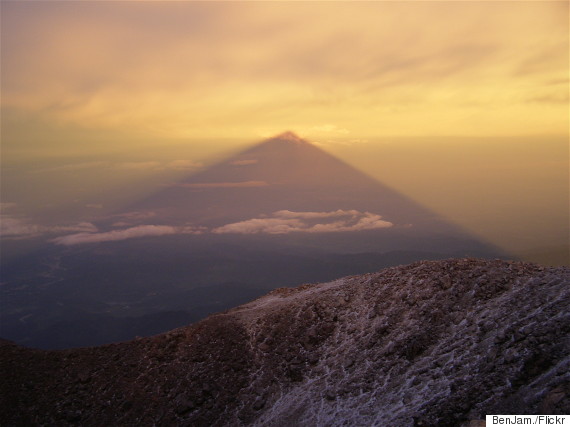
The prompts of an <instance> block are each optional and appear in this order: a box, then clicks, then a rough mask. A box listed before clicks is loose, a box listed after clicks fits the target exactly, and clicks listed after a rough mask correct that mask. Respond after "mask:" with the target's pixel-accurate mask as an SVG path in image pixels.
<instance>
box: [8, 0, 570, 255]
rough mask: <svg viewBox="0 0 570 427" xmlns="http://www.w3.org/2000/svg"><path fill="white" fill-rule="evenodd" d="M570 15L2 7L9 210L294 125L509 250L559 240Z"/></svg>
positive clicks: (80, 197) (196, 166) (541, 11)
mask: <svg viewBox="0 0 570 427" xmlns="http://www.w3.org/2000/svg"><path fill="white" fill-rule="evenodd" d="M568 7H569V3H568V2H567V1H552V2H549V1H500V2H499V1H478V2H475V1H473V2H471V1H437V2H436V1H410V2H388V1H375V2H344V1H338V2H321V1H318V2H304V1H294V2H240V3H239V4H238V3H236V2H183V1H181V2H174V1H173V2H170V1H164V2H162V1H149V2H145V1H141V2H136V1H122V2H119V1H108V2H107V1H24V2H17V1H2V3H1V8H2V9H1V12H2V14H1V15H2V16H1V19H2V22H1V23H2V27H1V36H2V40H1V43H2V45H1V47H2V51H1V59H2V63H1V73H2V74H1V89H2V101H1V108H2V146H1V151H2V168H3V184H2V203H3V204H4V207H8V209H9V212H18V215H21V216H24V215H25V216H26V217H30V218H32V217H33V218H34V221H40V220H42V219H43V220H45V221H47V220H48V219H49V220H50V221H52V222H53V221H54V217H56V216H58V215H59V216H61V212H63V211H65V212H68V213H71V212H75V214H76V215H77V216H82V215H84V216H85V218H86V219H89V218H87V217H88V216H89V215H91V216H95V215H96V214H97V213H98V212H101V211H102V210H112V209H115V208H116V207H117V206H119V205H120V204H121V203H123V204H125V203H127V201H128V200H131V199H135V198H137V197H139V196H141V195H143V194H144V193H145V192H148V191H151V190H152V189H153V188H157V187H158V186H159V185H160V183H161V182H163V181H164V180H166V179H172V178H173V177H177V176H183V175H185V174H188V173H192V172H195V171H197V170H200V169H201V168H203V167H205V166H207V165H208V164H211V163H212V162H214V161H215V160H217V159H219V158H221V157H224V156H227V155H230V154H231V153H235V152H237V151H239V150H240V149H243V148H244V147H245V146H247V145H248V144H252V143H256V142H259V141H261V140H263V139H264V138H267V137H270V136H273V135H275V134H278V133H281V132H283V131H285V130H291V131H294V132H296V133H297V134H299V135H300V136H301V137H303V138H306V139H307V140H309V141H311V142H313V143H315V144H317V145H319V146H320V147H321V148H323V149H325V150H327V151H329V152H331V153H332V154H335V155H337V156H339V157H340V158H342V159H343V160H345V161H347V162H349V163H350V164H352V165H354V166H355V167H357V168H359V169H361V170H363V171H364V172H366V173H368V174H370V175H371V176H373V177H375V178H377V179H378V180H381V181H382V182H384V183H385V184H387V185H390V186H392V187H393V188H396V189H397V190H399V191H401V192H403V193H405V194H406V195H408V196H410V197H412V198H413V199H415V200H417V201H419V202H420V203H422V204H424V205H426V206H428V207H430V208H431V209H433V210H435V211H437V212H438V213H440V214H442V215H444V216H446V217H447V218H449V219H450V220H452V221H454V222H456V223H458V224H460V225H462V226H464V227H466V228H467V229H469V230H470V231H472V232H474V233H476V234H478V235H480V236H482V237H484V238H485V239H487V240H490V241H492V242H493V243H495V244H498V245H499V246H501V247H503V248H507V249H508V250H511V251H515V252H516V251H518V252H525V251H531V250H535V249H536V248H543V249H548V248H549V247H555V246H557V247H559V246H561V245H567V242H568V137H569V98H568V94H569V56H568V55H569V54H568V52H569V35H568V34H569V20H568V16H569V15H568V14H569V10H568ZM79 207H81V209H80V208H79ZM56 214H57V215H56ZM6 215H11V216H6V218H12V216H14V215H16V214H15V213H12V214H6Z"/></svg>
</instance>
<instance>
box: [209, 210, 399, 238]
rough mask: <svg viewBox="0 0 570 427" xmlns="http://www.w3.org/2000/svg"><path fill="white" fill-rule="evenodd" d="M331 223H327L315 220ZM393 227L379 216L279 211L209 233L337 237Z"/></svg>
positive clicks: (343, 212)
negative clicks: (312, 234) (338, 234)
mask: <svg viewBox="0 0 570 427" xmlns="http://www.w3.org/2000/svg"><path fill="white" fill-rule="evenodd" d="M331 218H332V219H334V220H333V221H329V222H322V221H321V222H315V220H324V219H331ZM392 226H393V224H392V223H391V222H389V221H385V220H383V219H382V216H380V215H377V214H374V213H370V212H360V211H356V210H347V211H344V210H336V211H331V212H294V211H289V210H281V211H277V212H275V213H274V214H273V215H272V217H270V218H252V219H248V220H246V221H240V222H235V223H231V224H226V225H224V226H222V227H218V228H215V229H213V230H212V232H213V233H216V234H225V233H236V234H257V233H266V234H288V233H293V232H303V233H335V232H336V233H338V232H350V231H361V230H374V229H380V228H388V227H392Z"/></svg>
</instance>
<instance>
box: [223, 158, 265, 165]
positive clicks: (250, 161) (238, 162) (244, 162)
mask: <svg viewBox="0 0 570 427" xmlns="http://www.w3.org/2000/svg"><path fill="white" fill-rule="evenodd" d="M258 161H259V160H257V159H244V160H234V161H233V162H231V163H230V164H232V165H234V166H247V165H254V164H256V163H257V162H258Z"/></svg>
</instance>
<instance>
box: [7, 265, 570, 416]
mask: <svg viewBox="0 0 570 427" xmlns="http://www.w3.org/2000/svg"><path fill="white" fill-rule="evenodd" d="M569 331H570V270H568V269H567V268H544V267H539V266H536V265H531V264H525V263H512V262H505V261H481V260H474V259H457V260H447V261H437V262H419V263H415V264H411V265H408V266H403V267H394V268H389V269H386V270H383V271H380V272H378V273H372V274H366V275H362V276H354V277H347V278H343V279H339V280H336V281H333V282H329V283H322V284H316V285H303V286H301V287H298V288H295V289H278V290H276V291H273V292H271V293H270V294H268V295H266V296H264V297H262V298H260V299H258V300H255V301H253V302H251V303H249V304H246V305H243V306H240V307H237V308H235V309H233V310H230V311H228V312H225V313H221V314H218V315H213V316H210V317H208V318H207V319H205V320H203V321H201V322H199V323H197V324H194V325H191V326H188V327H185V328H181V329H177V330H173V331H171V332H169V333H166V334H163V335H158V336H155V337H152V338H145V339H139V340H135V341H131V342H125V343H119V344H112V345H107V346H102V347H96V348H83V349H74V350H63V351H40V350H32V349H27V348H22V347H18V346H15V345H13V344H11V343H8V342H3V343H2V344H1V345H0V354H1V375H2V385H1V387H2V405H1V412H0V419H1V420H2V425H26V426H29V425H40V424H41V425H58V426H63V425H72V424H80V425H137V426H138V425H140V426H144V425H192V426H194V425H197V426H200V425H204V426H210V425H218V426H222V425H230V426H233V425H244V424H245V425H264V426H265V425H268V426H272V425H273V426H292V425H303V426H308V425H315V426H318V425H335V426H336V425H338V426H340V425H350V426H370V425H378V426H413V425H426V426H431V425H438V426H445V425H460V424H461V423H463V422H465V421H467V420H470V419H480V418H484V416H485V414H487V413H490V414H493V413H501V414H508V413H515V414H525V413H548V414H557V413H558V414H561V413H566V414H568V413H570V333H569Z"/></svg>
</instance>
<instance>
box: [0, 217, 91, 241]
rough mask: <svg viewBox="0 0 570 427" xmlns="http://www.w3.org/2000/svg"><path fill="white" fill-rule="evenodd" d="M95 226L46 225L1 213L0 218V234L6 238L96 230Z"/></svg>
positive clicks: (80, 224) (82, 223)
mask: <svg viewBox="0 0 570 427" xmlns="http://www.w3.org/2000/svg"><path fill="white" fill-rule="evenodd" d="M96 231H97V227H96V226H95V225H93V224H91V223H90V222H80V223H77V224H71V225H56V226H46V225H40V224H36V223H33V222H32V221H30V220H29V219H27V218H20V217H16V216H11V215H2V218H1V220H0V236H1V237H2V238H6V239H12V240H14V239H29V238H33V237H38V236H42V235H45V234H57V233H65V232H96Z"/></svg>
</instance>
